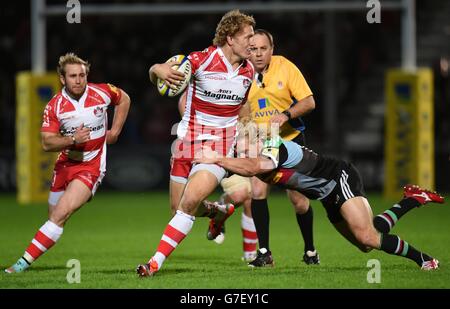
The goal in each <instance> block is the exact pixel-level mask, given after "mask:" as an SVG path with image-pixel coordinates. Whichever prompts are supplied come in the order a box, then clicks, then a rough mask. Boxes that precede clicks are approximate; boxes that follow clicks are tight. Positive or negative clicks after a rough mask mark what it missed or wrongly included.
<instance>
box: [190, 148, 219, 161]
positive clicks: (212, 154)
mask: <svg viewBox="0 0 450 309" xmlns="http://www.w3.org/2000/svg"><path fill="white" fill-rule="evenodd" d="M218 160H219V154H218V153H217V152H216V151H214V150H212V149H211V147H209V146H203V147H202V149H201V150H200V151H198V152H196V153H195V155H194V160H193V161H192V162H193V163H204V164H215V163H217V162H218Z"/></svg>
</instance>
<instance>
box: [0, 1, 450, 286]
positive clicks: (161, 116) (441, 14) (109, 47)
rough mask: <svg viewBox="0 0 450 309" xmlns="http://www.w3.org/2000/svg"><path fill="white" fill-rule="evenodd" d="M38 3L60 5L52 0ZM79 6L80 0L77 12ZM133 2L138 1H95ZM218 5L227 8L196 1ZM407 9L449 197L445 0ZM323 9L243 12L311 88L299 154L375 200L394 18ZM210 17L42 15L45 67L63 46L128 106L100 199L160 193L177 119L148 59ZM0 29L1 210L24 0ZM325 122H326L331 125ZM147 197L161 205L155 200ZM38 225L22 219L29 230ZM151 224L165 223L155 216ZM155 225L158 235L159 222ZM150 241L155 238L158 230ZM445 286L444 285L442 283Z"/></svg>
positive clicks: (194, 36) (26, 42) (200, 44)
mask: <svg viewBox="0 0 450 309" xmlns="http://www.w3.org/2000/svg"><path fill="white" fill-rule="evenodd" d="M46 2H47V4H61V3H62V4H61V5H63V6H65V4H66V1H56V0H55V1H52V0H47V1H46ZM88 2H89V1H81V5H82V6H83V4H84V3H88ZM132 2H135V3H142V2H144V1H139V0H138V1H117V0H116V1H113V0H109V1H100V0H99V1H95V3H103V4H104V3H122V4H124V3H132ZM177 2H179V3H185V4H189V3H190V2H192V1H187V0H185V1H181V0H180V1H177ZM219 2H228V1H207V2H205V3H219ZM264 2H266V1H261V3H262V4H261V5H263V3H264ZM285 2H289V1H285ZM311 2H312V1H311ZM337 2H339V1H337ZM360 2H361V1H360ZM363 2H365V1H363ZM152 3H163V1H154V2H152ZM381 3H382V5H383V1H381ZM205 5H206V4H205ZM416 5H417V9H416V10H417V11H416V17H417V18H416V22H417V64H418V66H419V67H423V66H425V67H430V68H432V70H433V73H434V111H435V121H434V129H435V157H434V159H435V175H436V189H438V190H439V191H442V192H450V181H449V180H448V175H450V164H449V162H450V161H449V154H450V142H449V141H450V121H449V119H450V72H449V62H450V43H449V42H450V23H449V20H450V2H449V1H445V0H430V1H417V4H416ZM248 13H251V14H253V13H252V12H248ZM327 14H328V13H323V12H304V13H288V12H282V13H279V12H274V13H270V14H269V13H255V14H253V15H254V17H255V19H256V21H257V27H258V28H265V29H268V30H269V31H271V32H272V33H273V35H274V39H275V54H280V55H283V56H285V57H287V58H288V59H290V60H291V61H293V62H294V63H295V64H296V65H297V66H298V67H299V68H300V69H301V71H302V72H303V74H304V76H305V78H306V80H307V81H308V83H309V85H310V87H311V89H312V90H313V93H314V97H315V100H316V104H317V105H316V110H315V111H314V112H313V113H311V114H310V115H308V116H307V117H305V121H306V124H307V132H306V133H307V142H308V144H309V145H310V147H311V148H312V149H315V150H317V151H318V152H321V153H327V154H335V155H338V156H341V157H343V158H347V159H349V160H351V161H353V162H354V163H355V165H356V166H357V167H358V168H359V169H360V170H361V172H362V175H363V178H364V182H365V186H366V189H368V191H370V192H375V194H376V197H377V196H378V195H377V194H378V193H379V192H381V191H382V188H383V183H384V171H383V170H384V143H385V138H384V114H385V90H384V85H385V74H386V72H387V70H388V69H390V68H395V67H399V66H400V65H401V58H400V57H401V52H400V49H401V45H400V42H401V38H400V29H401V13H400V11H393V10H388V11H384V10H382V13H381V23H380V24H369V23H367V22H366V14H367V11H351V12H346V11H339V12H335V13H334V17H333V18H334V21H333V22H332V23H331V24H329V23H327V22H325V21H326V19H327V18H328V17H327ZM221 15H222V13H214V14H190V15H172V14H165V15H160V16H158V15H150V16H146V15H140V16H117V15H114V16H91V15H89V16H83V12H82V11H81V23H80V24H76V23H75V24H69V23H67V22H66V19H65V16H64V15H61V16H50V17H48V19H47V46H46V47H47V51H46V59H47V70H48V71H53V70H54V69H55V67H56V62H57V59H58V57H59V56H60V55H61V54H63V53H66V52H69V51H73V52H75V53H77V54H78V55H80V56H81V57H82V58H85V59H87V60H88V61H89V62H90V63H91V64H92V68H91V73H90V75H89V81H90V82H104V81H107V82H110V83H113V84H115V85H117V86H119V87H121V88H123V89H124V90H125V91H127V92H128V94H129V95H130V97H131V99H132V108H131V110H130V114H129V117H128V119H127V122H126V124H125V127H124V130H123V132H122V135H121V137H120V139H119V141H118V143H117V144H116V145H114V146H112V147H110V148H109V150H108V160H109V161H108V174H107V177H106V178H105V181H104V184H103V186H102V188H101V190H100V191H99V195H102V194H104V193H105V192H108V191H109V192H111V193H110V194H112V195H111V196H112V197H114V196H115V195H114V194H117V193H116V192H117V191H121V192H125V193H124V194H125V195H121V196H122V197H123V196H127V195H126V194H129V196H134V197H136V195H135V194H136V192H146V195H145V197H148V200H147V201H146V203H149V204H152V201H151V199H152V195H151V192H153V191H158V192H163V193H162V194H163V195H164V193H165V192H166V191H165V190H167V187H168V171H169V158H170V144H171V142H172V141H173V138H174V135H173V134H171V133H170V132H171V128H172V126H173V125H174V124H175V123H177V122H178V121H179V115H178V112H177V107H176V100H175V99H168V98H163V97H161V96H160V95H159V94H158V92H157V91H156V89H155V87H153V86H152V85H151V84H150V83H149V81H148V73H147V71H148V68H149V66H150V65H151V64H153V63H155V62H162V61H165V60H166V59H167V58H168V57H169V56H171V55H174V54H180V53H184V54H187V53H189V52H191V51H194V50H201V49H203V48H204V47H206V46H208V45H210V44H211V40H212V38H213V35H214V29H215V26H216V24H217V22H218V20H219V19H220V17H221ZM0 24H1V28H0V29H1V30H0V63H1V70H0V131H1V135H0V196H2V197H6V199H2V201H3V203H5V206H6V203H7V202H9V201H12V200H11V197H13V196H14V192H15V191H16V173H15V139H16V136H15V112H16V98H15V94H16V92H15V87H16V86H15V78H16V74H17V73H18V72H19V71H30V69H31V56H30V55H31V50H30V48H31V47H30V44H31V31H30V1H13V2H5V3H2V5H1V10H0ZM330 32H331V33H333V35H334V37H335V48H334V49H333V52H332V53H329V52H327V50H325V49H324V46H325V39H326V34H327V33H328V34H329V33H330ZM327 57H328V58H327ZM330 62H333V63H334V64H335V69H336V71H335V75H334V77H333V79H332V80H328V79H326V78H325V76H324V71H325V70H326V68H325V63H330ZM329 91H333V93H334V94H335V95H334V96H333V97H332V98H331V102H332V104H333V105H334V106H335V109H334V110H335V114H333V115H332V117H331V118H330V115H329V113H330V111H329V110H327V108H326V106H325V104H324V103H323V102H324V101H325V100H328V99H329V98H326V93H327V92H329ZM330 119H334V120H337V121H332V123H331V125H330V123H328V121H330ZM148 193H149V194H148ZM105 194H106V195H107V194H108V193H105ZM155 194H156V193H155ZM157 194H161V193H157ZM138 196H140V195H138ZM104 198H105V197H104ZM106 199H108V197H106ZM125 199H126V198H125ZM140 201H141V202H142V200H140ZM158 201H160V202H161V201H162V203H166V202H167V201H166V200H164V199H161V197H160V195H158ZM167 205H168V204H167ZM2 206H4V205H2ZM117 207H118V206H117ZM5 209H6V208H5ZM103 210H104V209H103ZM21 211H22V210H21ZM41 212H42V211H41ZM33 213H34V214H35V215H36V216H38V214H37V213H36V212H35V211H33ZM3 214H4V215H5V216H6V215H7V213H6V212H3ZM433 214H434V215H436V216H439V215H440V214H439V212H433ZM41 215H42V214H41ZM41 215H39V218H41ZM166 215H167V214H166ZM2 220H3V218H2ZM39 220H40V219H39ZM39 220H37V221H36V222H35V221H34V220H32V221H33V224H35V225H36V224H38V223H37V222H40V221H39ZM80 220H81V219H80ZM162 221H164V222H163V223H165V222H166V219H164V220H162ZM236 221H237V220H236ZM431 221H432V219H431ZM161 224H162V223H161ZM4 226H6V225H4ZM36 226H37V225H36ZM154 228H155V230H156V231H160V230H162V226H161V227H154ZM158 228H159V230H158ZM444 231H445V229H444ZM2 232H3V229H2ZM31 233H32V232H31V231H29V234H30V235H29V236H27V235H28V234H25V233H24V237H25V238H26V239H24V241H25V240H26V241H28V237H31V236H32V235H31ZM331 233H334V232H331ZM156 234H157V235H156V236H155V237H156V238H158V237H159V236H160V234H158V232H157V233H156ZM202 237H203V236H202ZM156 238H155V241H156ZM152 241H153V240H152ZM20 250H21V249H20ZM17 254H20V253H19V252H17ZM44 259H45V257H44V258H43V260H44ZM2 263H3V261H2ZM319 286H320V285H319ZM444 286H447V287H448V283H445V284H444ZM93 287H95V286H93Z"/></svg>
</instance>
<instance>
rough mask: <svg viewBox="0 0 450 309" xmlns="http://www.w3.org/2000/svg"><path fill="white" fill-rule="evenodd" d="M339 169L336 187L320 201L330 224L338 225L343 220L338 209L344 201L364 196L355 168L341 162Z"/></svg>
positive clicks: (359, 177) (361, 183)
mask: <svg viewBox="0 0 450 309" xmlns="http://www.w3.org/2000/svg"><path fill="white" fill-rule="evenodd" d="M339 169H340V171H338V172H339V174H338V175H339V176H338V177H337V178H336V179H335V181H336V187H335V188H334V189H333V191H332V192H331V193H330V194H329V195H327V196H326V197H325V198H324V199H322V200H321V202H322V205H323V206H324V207H325V209H326V211H327V215H328V219H329V220H330V222H331V223H338V222H340V221H342V220H343V219H344V218H342V216H341V214H340V209H341V206H342V204H344V203H345V201H347V200H349V199H351V198H353V197H357V196H363V197H365V196H366V194H365V192H364V185H363V182H362V178H361V175H360V174H359V172H358V170H357V169H356V167H355V166H354V165H353V164H351V163H347V162H345V161H341V165H340V167H339Z"/></svg>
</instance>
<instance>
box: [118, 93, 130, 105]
mask: <svg viewBox="0 0 450 309" xmlns="http://www.w3.org/2000/svg"><path fill="white" fill-rule="evenodd" d="M121 91H122V99H121V100H120V104H125V105H128V106H129V105H130V104H131V99H130V96H129V95H128V93H126V92H125V91H123V90H121Z"/></svg>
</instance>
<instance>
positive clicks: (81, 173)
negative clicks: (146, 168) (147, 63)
mask: <svg viewBox="0 0 450 309" xmlns="http://www.w3.org/2000/svg"><path fill="white" fill-rule="evenodd" d="M89 67H90V64H89V63H88V62H86V61H84V60H83V59H81V58H79V57H78V56H76V55H75V54H73V53H67V54H65V55H63V56H61V57H60V58H59V63H58V68H57V69H58V74H59V77H60V81H61V83H62V85H63V86H64V87H63V89H62V90H61V91H60V92H59V93H58V94H56V95H55V96H54V97H53V98H52V99H51V100H50V102H49V103H48V104H47V106H46V108H45V110H44V116H43V122H42V128H41V137H42V148H43V149H44V151H54V152H60V154H59V156H58V159H57V161H56V164H55V168H54V171H53V179H52V184H51V187H50V194H49V199H48V202H49V208H48V213H49V220H48V221H47V222H46V223H45V224H44V225H43V226H42V227H41V228H40V229H39V230H38V232H37V233H36V235H35V236H34V238H33V240H32V241H31V243H30V245H29V246H28V247H27V249H26V250H25V253H24V255H23V256H22V257H21V258H19V260H18V261H17V262H16V263H15V264H14V265H13V266H11V267H10V268H8V269H6V270H5V271H6V272H7V273H14V272H22V271H23V270H25V269H27V268H28V267H29V266H30V265H31V263H33V262H34V261H35V260H36V259H37V258H38V257H40V256H41V255H42V254H43V253H44V252H46V251H47V250H48V249H50V248H51V247H52V246H53V245H54V244H55V243H56V241H57V240H58V239H59V238H60V236H61V235H62V233H63V227H64V224H65V223H66V222H67V220H68V219H69V218H70V216H71V215H72V214H73V213H74V212H75V211H76V210H78V209H79V208H80V207H82V206H83V205H84V204H85V203H86V202H88V201H89V200H90V199H91V198H92V196H93V195H94V194H95V191H96V190H97V188H98V186H99V184H100V183H101V181H102V178H103V176H104V175H105V171H106V144H114V143H115V142H116V141H117V138H118V137H119V135H120V132H121V131H122V127H123V125H124V123H125V120H126V118H127V115H128V110H129V108H130V98H129V97H128V95H127V94H126V93H125V92H124V91H123V90H121V89H119V88H116V87H115V86H113V85H111V84H91V83H89V84H88V83H87V76H88V73H89ZM110 105H112V106H114V118H113V121H112V124H111V129H110V130H108V121H107V108H108V106H110Z"/></svg>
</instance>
